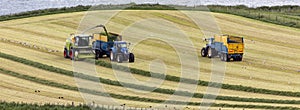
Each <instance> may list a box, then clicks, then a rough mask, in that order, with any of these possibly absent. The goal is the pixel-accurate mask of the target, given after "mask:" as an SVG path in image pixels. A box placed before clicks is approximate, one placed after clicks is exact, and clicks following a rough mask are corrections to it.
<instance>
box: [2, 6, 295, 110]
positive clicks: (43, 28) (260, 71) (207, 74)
mask: <svg viewBox="0 0 300 110" xmlns="http://www.w3.org/2000/svg"><path fill="white" fill-rule="evenodd" d="M91 13H95V15H96V16H88V15H87V16H85V14H86V13H85V12H76V13H66V14H55V15H47V16H39V17H32V18H24V19H17V20H9V21H3V22H1V24H0V32H1V33H0V46H1V47H2V48H0V52H1V53H3V54H1V55H0V60H1V62H2V63H1V65H0V73H1V74H0V75H1V77H0V78H1V81H2V82H1V84H0V87H1V90H2V92H1V93H0V95H1V99H0V100H3V101H8V102H11V101H16V102H26V103H54V104H55V103H59V104H67V103H68V104H70V103H71V102H75V103H76V104H79V103H84V100H85V98H83V96H85V95H82V94H80V93H79V92H78V91H77V89H78V88H77V85H78V81H77V80H75V79H76V78H75V79H74V76H73V74H72V72H70V71H72V70H74V67H73V65H72V64H74V62H73V63H72V62H71V60H68V59H64V58H63V55H62V50H63V47H64V42H65V39H66V38H67V37H68V36H69V34H70V33H75V32H76V31H77V27H78V25H79V24H80V23H81V24H82V23H84V22H85V20H86V21H87V20H89V19H88V17H91V18H92V17H96V18H97V19H92V20H95V21H94V22H91V21H89V23H91V24H90V25H88V26H85V25H82V27H90V26H94V25H97V24H100V23H101V24H103V23H105V21H108V22H107V24H106V26H107V28H108V30H109V31H112V32H116V33H121V34H122V35H123V36H124V39H125V40H126V41H129V42H137V39H138V37H139V36H149V37H151V36H160V37H164V38H168V39H171V40H170V42H172V43H174V44H178V45H179V46H180V47H181V48H180V49H182V50H186V53H187V54H189V53H193V52H197V53H198V59H199V62H200V64H199V66H200V70H196V71H199V72H200V75H199V78H197V77H196V78H194V79H193V80H200V81H204V82H209V81H210V78H211V77H212V75H211V71H212V70H211V64H212V62H213V60H219V58H214V59H208V58H202V57H201V56H200V54H199V52H200V49H201V48H202V46H204V42H203V41H202V38H203V37H204V36H203V33H202V32H201V31H200V29H199V28H198V27H197V26H196V25H195V24H194V23H193V22H191V20H190V19H189V18H187V16H186V15H184V14H183V13H181V12H178V11H162V10H160V11H156V10H151V11H140V10H134V11H130V10H126V11H122V12H120V13H118V14H117V15H116V16H115V17H113V18H111V19H109V20H108V17H109V16H110V15H111V14H113V13H114V11H110V10H106V11H97V12H90V13H88V14H91ZM201 13H203V12H193V14H195V15H198V14H201ZM212 15H213V16H214V17H215V20H216V22H217V24H218V26H219V27H220V29H221V31H222V33H224V34H232V35H238V36H244V38H245V43H246V50H245V52H246V53H245V56H244V61H243V62H230V63H226V71H225V77H224V81H223V83H224V85H223V88H222V89H221V90H220V93H219V95H220V96H222V97H223V98H222V97H221V98H220V97H219V98H217V100H216V101H215V102H214V103H215V105H214V107H216V108H218V107H223V106H224V105H223V106H222V104H225V108H226V106H227V107H228V108H231V107H239V108H258V109H259V108H260V109H262V108H268V107H269V108H271V109H272V107H298V108H300V106H299V103H300V88H298V87H299V85H300V81H299V80H298V79H299V78H298V77H299V76H300V74H299V72H298V71H299V69H300V68H299V67H300V65H299V63H298V62H299V61H300V56H299V55H298V53H300V48H299V44H298V43H299V42H300V38H299V35H300V31H299V29H295V28H289V27H284V26H279V25H274V24H269V23H265V22H260V21H255V20H252V19H247V18H243V17H238V16H234V15H228V14H220V13H213V14H212ZM84 16H85V17H86V19H82V18H83V17H84ZM142 19H146V20H145V21H141V22H139V23H136V24H134V25H132V26H131V27H129V28H128V27H127V26H128V25H130V24H132V23H134V22H135V21H139V20H142ZM165 21H169V22H167V23H165ZM173 26H175V27H176V26H177V27H176V28H174V27H173ZM208 27H209V26H208ZM79 29H81V28H79ZM173 29H174V30H173ZM162 30H163V31H162ZM178 30H179V31H178ZM184 35H186V36H188V38H190V39H191V42H192V43H193V45H194V46H195V47H196V49H197V50H193V49H190V47H188V46H187V45H185V44H181V42H180V40H182V39H181V36H184ZM207 37H208V36H207ZM133 46H134V47H133V50H132V51H133V53H135V55H136V58H137V59H136V62H135V63H133V64H129V66H130V67H131V68H135V69H138V70H143V71H149V64H150V63H151V62H152V61H153V60H155V59H161V60H162V61H163V62H164V63H165V65H166V72H165V74H166V75H168V76H173V77H182V76H181V68H180V67H181V64H180V59H179V58H178V54H177V53H176V50H174V46H172V45H169V44H168V43H166V42H165V41H162V40H160V39H146V40H143V41H141V42H138V43H134V44H133ZM9 55H12V56H10V57H7V56H9ZM20 58H21V60H20ZM97 62H98V63H97ZM97 62H96V64H97V65H96V66H95V70H96V71H97V72H98V74H97V75H96V78H97V77H98V78H100V81H101V83H103V85H102V86H103V87H104V88H105V89H106V92H107V93H109V94H110V96H111V97H113V98H114V99H115V100H116V101H117V102H119V103H126V104H127V105H128V106H134V107H149V106H153V107H155V106H158V105H160V104H159V103H158V102H160V101H163V100H165V99H168V98H170V96H172V95H171V94H170V92H167V91H168V90H176V89H177V88H178V85H179V83H178V81H177V82H176V81H175V80H173V79H172V78H169V79H166V80H162V79H155V81H162V82H163V83H162V84H161V85H160V86H159V90H157V91H153V92H145V91H144V92H137V91H143V90H142V89H140V88H142V87H143V86H146V87H151V84H138V83H137V84H135V85H134V87H133V88H130V89H127V88H125V87H122V85H118V84H116V83H117V82H118V81H120V80H118V78H117V77H116V76H115V74H114V73H113V70H112V69H111V68H109V67H108V66H105V65H101V63H99V62H104V63H109V60H108V59H101V60H100V61H97ZM82 63H85V62H82ZM38 65H44V66H38ZM47 65H49V66H51V67H47ZM86 65H88V64H86ZM123 65H124V66H125V65H126V64H123ZM188 66H189V67H190V68H193V67H194V66H195V64H189V65H188ZM58 70H60V71H58ZM68 71H69V72H68ZM159 72H161V71H159ZM83 74H86V75H90V74H89V73H83ZM124 74H130V73H124ZM161 74H164V73H161ZM131 75H132V76H133V77H135V78H137V79H138V80H139V81H147V80H149V79H150V78H149V75H147V74H146V73H142V72H135V73H132V74H131ZM150 76H151V75H150ZM195 76H197V75H195ZM184 77H187V78H193V76H184ZM101 79H102V80H101ZM104 79H107V80H110V81H106V80H104ZM82 80H83V81H84V82H86V83H87V84H91V85H94V84H95V85H96V84H97V83H98V82H94V81H92V80H89V79H82ZM105 81H106V82H105ZM122 81H123V82H125V83H132V82H131V81H130V80H129V79H127V78H124V80H122ZM44 82H48V83H44ZM114 82H115V83H114ZM186 85H187V86H186V87H185V88H181V89H180V90H183V91H189V89H190V88H189V87H193V86H195V85H192V84H186ZM238 85H242V87H239V86H238ZM196 87H197V88H195V89H196V93H197V94H198V95H199V96H196V95H194V97H193V98H191V100H190V101H189V102H191V105H189V106H190V107H196V105H197V103H199V102H201V100H202V97H201V94H204V93H205V90H206V89H207V86H205V84H202V85H201V84H199V85H196ZM243 87H248V88H247V89H246V90H245V89H243ZM83 89H88V90H90V91H93V92H95V93H98V92H104V91H97V90H98V89H97V87H86V88H83ZM166 89H168V90H166ZM258 89H259V90H258ZM261 89H263V90H261ZM36 90H40V91H41V92H40V93H36V92H35V91H36ZM256 90H257V91H256ZM93 92H92V93H91V92H87V95H86V96H93V97H94V98H95V99H93V100H94V101H95V102H96V103H101V104H110V103H109V102H105V100H99V99H101V97H102V98H103V96H101V95H100V96H99V95H97V94H93ZM119 95H121V96H119ZM175 96H176V95H175ZM58 97H64V98H63V99H59V98H58ZM134 97H135V98H134ZM137 97H138V98H137ZM176 97H179V98H177V99H176V100H174V101H181V99H184V97H185V96H180V95H178V96H176ZM253 98H255V99H253ZM85 101H86V100H85ZM226 104H227V105H226ZM249 105H253V106H254V107H249ZM161 106H163V105H161ZM170 106H175V105H173V104H170V105H169V107H170ZM273 109H274V108H273Z"/></svg>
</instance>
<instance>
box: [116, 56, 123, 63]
mask: <svg viewBox="0 0 300 110" xmlns="http://www.w3.org/2000/svg"><path fill="white" fill-rule="evenodd" d="M122 61H123V58H122V55H117V62H118V63H122Z"/></svg>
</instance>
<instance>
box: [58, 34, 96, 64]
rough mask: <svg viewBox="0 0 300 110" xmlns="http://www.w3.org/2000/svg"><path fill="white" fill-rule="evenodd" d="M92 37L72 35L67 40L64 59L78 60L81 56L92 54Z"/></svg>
mask: <svg viewBox="0 0 300 110" xmlns="http://www.w3.org/2000/svg"><path fill="white" fill-rule="evenodd" d="M91 39H92V36H89V35H75V34H71V35H70V38H68V39H67V40H66V44H65V48H64V57H65V58H70V59H71V60H77V59H78V58H79V56H80V55H90V54H92V51H93V50H92V46H91V45H90V41H91Z"/></svg>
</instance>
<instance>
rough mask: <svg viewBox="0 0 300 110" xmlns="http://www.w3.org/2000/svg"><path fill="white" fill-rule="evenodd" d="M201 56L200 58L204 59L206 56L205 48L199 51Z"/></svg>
mask: <svg viewBox="0 0 300 110" xmlns="http://www.w3.org/2000/svg"><path fill="white" fill-rule="evenodd" d="M201 56H202V57H206V56H207V51H206V49H205V48H202V49H201Z"/></svg>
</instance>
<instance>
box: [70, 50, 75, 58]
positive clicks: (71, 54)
mask: <svg viewBox="0 0 300 110" xmlns="http://www.w3.org/2000/svg"><path fill="white" fill-rule="evenodd" d="M69 56H70V59H71V60H73V58H74V55H73V49H70V52H69Z"/></svg>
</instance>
